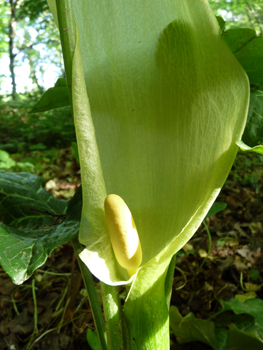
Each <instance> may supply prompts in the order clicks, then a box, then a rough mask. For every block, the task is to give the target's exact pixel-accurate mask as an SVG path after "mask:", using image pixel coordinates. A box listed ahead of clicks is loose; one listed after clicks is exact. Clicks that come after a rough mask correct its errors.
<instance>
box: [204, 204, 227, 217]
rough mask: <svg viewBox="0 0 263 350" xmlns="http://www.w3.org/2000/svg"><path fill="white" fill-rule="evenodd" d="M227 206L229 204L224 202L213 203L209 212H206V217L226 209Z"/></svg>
mask: <svg viewBox="0 0 263 350" xmlns="http://www.w3.org/2000/svg"><path fill="white" fill-rule="evenodd" d="M226 207H227V204H226V203H224V202H215V203H213V205H212V207H211V208H210V209H209V211H208V213H207V214H206V217H205V219H206V218H208V217H209V216H211V215H215V214H217V213H220V211H222V210H225V209H226Z"/></svg>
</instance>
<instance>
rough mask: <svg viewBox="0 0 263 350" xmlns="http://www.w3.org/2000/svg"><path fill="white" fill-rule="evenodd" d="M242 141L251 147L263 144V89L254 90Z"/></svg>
mask: <svg viewBox="0 0 263 350" xmlns="http://www.w3.org/2000/svg"><path fill="white" fill-rule="evenodd" d="M242 141H243V142H244V143H245V144H247V145H249V146H250V147H254V146H258V145H260V144H263V91H260V90H252V91H251V94H250V105H249V111H248V116H247V123H246V128H245V131H244V134H243V136H242Z"/></svg>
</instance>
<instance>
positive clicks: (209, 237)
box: [198, 220, 212, 271]
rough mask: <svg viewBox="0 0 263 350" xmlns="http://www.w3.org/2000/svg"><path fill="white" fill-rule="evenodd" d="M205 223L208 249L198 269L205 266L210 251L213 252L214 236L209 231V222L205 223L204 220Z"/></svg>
mask: <svg viewBox="0 0 263 350" xmlns="http://www.w3.org/2000/svg"><path fill="white" fill-rule="evenodd" d="M203 225H204V227H205V230H206V233H207V236H208V250H207V256H206V257H205V258H204V260H203V261H202V263H201V265H200V266H199V268H198V271H199V270H201V268H202V267H203V266H204V264H205V262H206V260H207V259H208V257H209V255H210V252H211V248H212V237H211V233H210V231H209V228H208V226H207V224H206V223H205V220H204V221H203Z"/></svg>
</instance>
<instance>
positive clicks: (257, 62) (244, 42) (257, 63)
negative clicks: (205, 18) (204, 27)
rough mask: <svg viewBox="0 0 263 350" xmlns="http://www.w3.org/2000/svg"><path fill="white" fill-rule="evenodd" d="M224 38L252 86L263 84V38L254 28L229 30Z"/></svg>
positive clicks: (224, 34)
mask: <svg viewBox="0 0 263 350" xmlns="http://www.w3.org/2000/svg"><path fill="white" fill-rule="evenodd" d="M223 38H224V40H225V41H226V43H227V44H228V46H229V47H230V49H231V51H232V52H233V54H234V55H235V57H236V59H237V60H238V61H239V63H240V64H241V65H242V67H243V68H244V70H245V71H246V73H247V75H248V77H249V81H250V84H254V85H259V84H262V83H263V65H262V60H263V38H262V35H260V36H257V35H256V32H255V30H254V29H252V28H235V29H229V30H227V31H225V32H224V33H223Z"/></svg>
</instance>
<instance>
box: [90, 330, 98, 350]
mask: <svg viewBox="0 0 263 350" xmlns="http://www.w3.org/2000/svg"><path fill="white" fill-rule="evenodd" d="M87 341H88V343H89V346H90V347H91V349H92V350H100V349H101V348H100V343H99V339H98V336H97V333H96V332H92V330H91V329H90V328H88V330H87Z"/></svg>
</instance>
